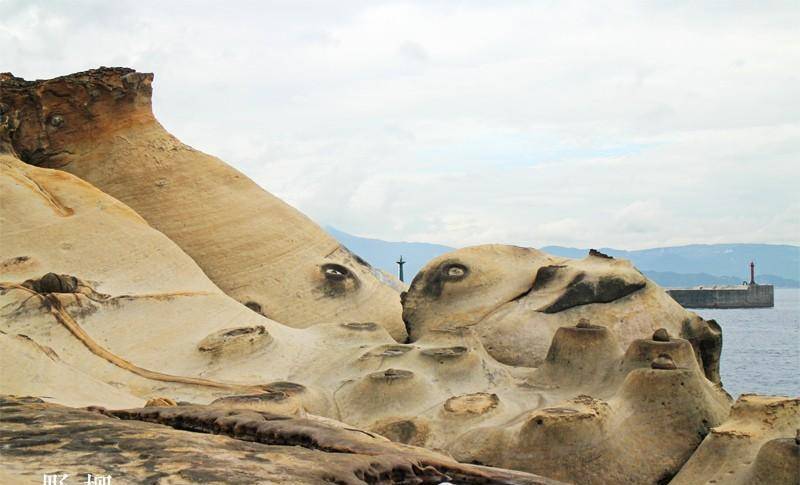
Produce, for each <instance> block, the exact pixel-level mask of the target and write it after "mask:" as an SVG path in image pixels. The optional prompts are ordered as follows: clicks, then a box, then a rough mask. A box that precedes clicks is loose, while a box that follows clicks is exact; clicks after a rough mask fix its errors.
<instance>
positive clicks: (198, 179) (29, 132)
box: [0, 68, 406, 341]
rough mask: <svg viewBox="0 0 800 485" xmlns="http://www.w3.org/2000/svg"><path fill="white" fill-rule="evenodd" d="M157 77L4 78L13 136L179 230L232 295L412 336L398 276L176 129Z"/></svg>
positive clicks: (290, 312) (39, 158)
mask: <svg viewBox="0 0 800 485" xmlns="http://www.w3.org/2000/svg"><path fill="white" fill-rule="evenodd" d="M152 81H153V75H152V74H149V73H139V72H136V71H133V70H131V69H126V68H100V69H95V70H91V71H86V72H81V73H76V74H71V75H69V76H63V77H58V78H55V79H50V80H45V81H25V80H24V79H20V78H17V77H14V76H13V75H11V74H9V73H6V74H2V75H1V76H0V102H2V103H3V106H4V115H3V119H4V120H6V122H5V125H6V131H7V135H6V137H5V138H6V139H7V143H8V144H9V145H11V147H12V148H13V150H14V151H15V152H16V153H17V154H18V155H19V157H20V158H21V159H22V160H23V161H25V162H27V163H29V164H32V165H36V166H40V167H50V168H58V169H60V170H64V171H67V172H70V173H72V174H75V175H77V176H79V177H80V178H82V179H83V180H86V181H88V182H90V183H91V184H93V185H94V186H96V187H98V188H99V189H100V190H102V191H104V192H106V193H108V194H110V195H112V196H113V197H115V198H117V199H119V200H120V201H122V202H124V203H125V204H127V205H128V206H130V207H131V208H132V209H133V210H135V211H136V212H137V213H139V214H140V215H141V216H142V217H144V218H145V219H146V220H147V221H148V223H150V224H151V225H152V226H153V227H155V228H156V229H158V230H159V231H161V232H163V233H164V234H166V235H167V237H169V238H170V239H172V240H173V241H174V242H175V243H177V244H178V246H180V247H181V249H183V250H184V251H186V253H188V254H189V256H191V257H192V259H194V260H195V261H196V262H197V264H199V265H200V267H201V268H202V269H203V271H204V272H205V273H206V274H207V275H208V276H209V277H210V279H211V280H212V281H213V282H214V283H216V284H217V285H218V286H219V287H220V288H221V289H222V290H223V291H224V292H225V293H227V294H228V295H230V296H232V297H233V298H235V299H236V300H238V301H239V302H241V303H247V304H248V306H249V307H250V308H257V310H256V311H257V312H260V313H262V314H264V315H266V316H268V317H269V318H272V319H275V320H278V321H280V322H282V323H284V324H286V325H290V326H293V327H301V328H302V327H307V326H310V325H314V324H317V323H321V322H348V321H374V322H377V323H379V324H381V325H383V326H384V327H386V328H387V330H388V331H389V333H390V334H391V335H392V336H393V337H394V338H395V339H397V340H401V341H402V340H403V339H405V336H406V335H405V327H404V325H403V323H402V320H401V308H400V302H399V298H398V289H397V288H398V284H399V282H394V281H392V277H390V276H388V275H386V274H384V273H382V272H380V271H378V270H376V269H374V268H372V267H370V265H369V264H368V263H366V262H365V261H364V260H363V259H361V258H359V257H358V256H356V255H354V254H352V253H351V252H350V251H348V250H347V249H346V248H344V247H342V246H341V245H340V244H339V243H338V242H336V240H334V239H333V237H331V236H330V235H328V234H327V233H326V232H325V231H324V230H322V228H320V227H319V226H317V225H316V224H315V223H314V222H312V221H311V220H309V219H308V218H307V217H306V216H304V215H303V214H301V213H300V212H298V211H297V210H295V209H294V208H292V207H290V206H289V205H287V204H286V203H284V202H283V201H281V200H280V199H278V198H276V197H274V196H273V195H271V194H269V193H268V192H266V191H264V190H263V189H261V188H260V187H259V186H258V185H256V184H255V183H254V182H253V181H251V180H250V179H248V178H247V177H245V176H244V175H242V174H241V173H240V172H238V171H237V170H235V169H233V168H232V167H230V166H229V165H227V164H226V163H224V162H223V161H221V160H219V159H217V158H215V157H212V156H209V155H206V154H204V153H202V152H199V151H197V150H194V149H192V148H191V147H188V146H186V145H184V144H182V143H181V142H180V141H178V140H177V139H175V137H173V136H172V135H170V134H169V133H168V132H167V131H166V130H165V129H164V128H163V127H162V126H161V125H160V124H159V123H158V121H157V120H156V119H155V117H154V116H153V113H152V109H151V95H152Z"/></svg>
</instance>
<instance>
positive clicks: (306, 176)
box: [0, 0, 800, 248]
mask: <svg viewBox="0 0 800 485" xmlns="http://www.w3.org/2000/svg"><path fill="white" fill-rule="evenodd" d="M753 5H754V4H748V3H736V4H730V5H727V6H726V7H725V8H715V7H714V5H713V4H710V3H709V4H698V3H695V2H670V3H658V4H654V3H640V2H630V3H628V2H613V3H610V4H602V3H597V2H583V3H574V2H557V3H528V2H491V3H488V2H335V3H333V2H255V1H252V2H249V1H248V2H211V1H200V2H191V3H189V2H154V1H142V0H140V1H136V2H101V1H84V2H69V3H67V2H35V1H25V2H14V1H9V0H0V44H1V45H3V46H4V48H3V54H2V60H1V62H2V66H0V69H2V70H10V71H12V72H14V73H15V74H17V75H22V76H24V77H26V78H43V77H51V76H56V75H61V74H65V73H68V72H74V71H78V70H83V69H87V68H91V67H96V66H99V65H128V66H131V67H135V68H137V69H139V70H142V71H153V72H155V73H156V81H155V99H154V106H155V110H156V114H157V116H159V118H160V119H161V121H162V122H163V123H164V125H165V126H167V128H168V129H169V130H170V131H172V132H173V133H174V134H176V135H177V136H178V137H179V138H181V139H182V140H184V141H185V142H187V143H189V144H191V145H193V146H195V147H197V148H199V149H202V150H205V151H208V152H211V153H213V154H216V155H218V156H220V157H221V158H223V159H225V160H227V161H228V162H229V163H231V164H233V165H235V166H237V167H238V168H240V169H242V170H243V171H245V173H247V174H248V175H250V176H251V177H253V178H254V179H255V180H256V181H258V182H259V183H261V184H262V185H264V186H265V187H266V188H267V189H268V190H270V191H273V192H274V193H276V194H277V195H279V196H281V197H283V198H284V199H286V200H287V201H288V202H290V203H292V204H294V205H296V206H297V207H298V208H299V209H301V210H303V211H304V212H306V213H307V214H309V215H310V216H311V217H312V218H314V219H316V220H317V221H320V222H321V223H326V224H332V225H336V226H338V227H340V228H342V229H345V230H349V231H351V232H355V233H359V234H363V235H369V236H374V237H381V238H386V239H404V240H413V239H418V240H426V241H431V242H441V243H446V244H453V245H466V244H475V243H482V242H507V243H515V244H529V245H545V244H570V245H575V246H593V247H597V246H616V247H625V248H637V247H645V246H656V245H667V244H680V243H694V242H721V241H726V242H737V241H738V242H784V243H795V244H796V243H798V242H800V223H799V222H798V217H797V214H798V211H797V209H798V207H800V196H798V195H797V190H796V188H795V187H794V185H796V184H797V182H796V181H797V180H800V164H798V157H799V156H800V111H798V110H796V109H792V107H793V106H794V105H797V104H798V103H799V102H800V79H798V74H797V73H798V72H800V38H798V33H797V29H796V25H798V24H800V7H798V5H797V4H796V2H785V3H779V2H760V3H758V4H757V6H756V7H753Z"/></svg>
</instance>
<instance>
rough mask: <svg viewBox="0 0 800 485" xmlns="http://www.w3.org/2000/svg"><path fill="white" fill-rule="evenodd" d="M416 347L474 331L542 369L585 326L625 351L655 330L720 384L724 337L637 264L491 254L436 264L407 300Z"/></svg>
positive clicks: (507, 355) (511, 359) (524, 252)
mask: <svg viewBox="0 0 800 485" xmlns="http://www.w3.org/2000/svg"><path fill="white" fill-rule="evenodd" d="M403 318H404V320H405V322H406V326H407V328H408V333H409V336H410V338H411V339H412V340H413V339H415V338H418V337H419V336H420V335H424V334H425V333H426V332H428V331H430V330H435V329H441V328H461V327H470V328H474V329H475V331H476V332H477V333H478V335H480V337H481V340H482V341H483V344H484V345H485V346H486V350H487V351H488V352H489V353H490V354H491V355H492V356H493V357H494V358H496V359H497V360H499V361H500V362H504V363H506V364H511V365H523V366H529V367H538V366H540V365H541V364H542V363H543V362H544V360H545V357H546V356H547V351H548V348H549V346H550V341H551V339H552V338H553V336H554V335H555V333H556V331H557V330H558V329H559V328H560V327H564V326H571V325H574V322H578V321H581V320H582V319H586V320H588V321H591V322H592V323H598V324H600V325H603V326H605V327H608V329H609V331H610V332H611V333H613V334H614V336H615V338H616V339H617V341H618V342H619V344H620V345H621V346H622V347H621V348H622V349H624V348H625V347H627V346H628V345H629V344H631V343H632V342H633V341H634V340H636V339H640V338H644V337H646V336H649V335H650V334H651V333H652V332H653V331H654V330H656V329H658V328H662V327H663V328H665V329H666V330H668V331H669V332H670V333H671V334H672V335H676V336H680V337H683V338H686V339H688V340H689V341H690V342H691V343H692V346H693V348H694V350H695V353H696V354H697V358H698V362H699V363H700V365H701V366H702V369H703V371H704V372H705V374H706V376H707V377H708V378H709V379H710V380H712V381H713V382H716V383H719V380H720V377H719V356H720V352H721V351H722V334H721V330H720V328H719V326H718V325H717V324H716V322H714V321H704V320H703V319H702V318H700V317H699V316H697V315H696V314H694V313H692V312H689V311H687V310H685V309H684V308H683V307H681V306H680V305H678V304H677V303H676V302H675V301H674V300H673V299H672V298H670V297H669V295H667V293H666V292H665V291H664V290H663V289H661V288H660V287H659V286H658V285H656V284H655V283H653V282H652V281H650V280H648V279H647V278H646V277H645V276H644V275H642V274H641V273H640V272H639V271H638V270H636V268H634V267H633V266H632V265H631V263H630V262H628V261H625V260H618V259H614V258H611V257H608V256H606V255H604V254H602V253H599V252H597V251H594V252H593V253H592V254H590V255H589V256H587V257H586V258H585V259H582V260H573V259H567V258H559V257H555V256H551V255H549V254H546V253H543V252H541V251H538V250H536V249H531V248H521V247H515V246H502V245H486V246H476V247H470V248H464V249H460V250H457V251H453V252H451V253H448V254H445V255H442V256H440V257H438V258H436V259H434V260H432V261H430V262H429V263H428V264H427V265H426V266H425V267H424V268H423V269H422V270H421V271H420V272H419V273H418V274H417V276H416V277H415V278H414V281H413V282H412V283H411V286H410V289H409V290H408V292H407V293H406V294H405V295H403Z"/></svg>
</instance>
